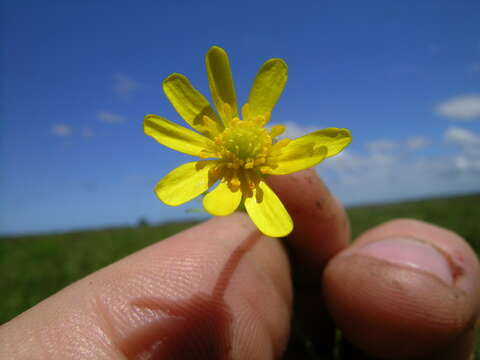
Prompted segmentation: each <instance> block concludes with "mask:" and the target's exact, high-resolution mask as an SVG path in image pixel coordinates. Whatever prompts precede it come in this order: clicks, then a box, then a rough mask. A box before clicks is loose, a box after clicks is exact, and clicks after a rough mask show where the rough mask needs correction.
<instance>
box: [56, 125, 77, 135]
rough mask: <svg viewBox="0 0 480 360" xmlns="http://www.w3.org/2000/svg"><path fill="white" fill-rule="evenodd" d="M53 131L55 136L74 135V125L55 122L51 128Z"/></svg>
mask: <svg viewBox="0 0 480 360" xmlns="http://www.w3.org/2000/svg"><path fill="white" fill-rule="evenodd" d="M51 132H52V134H53V135H55V136H61V137H67V136H70V135H72V132H73V131H72V127H71V126H70V125H67V124H55V125H53V126H52V128H51Z"/></svg>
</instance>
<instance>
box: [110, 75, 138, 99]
mask: <svg viewBox="0 0 480 360" xmlns="http://www.w3.org/2000/svg"><path fill="white" fill-rule="evenodd" d="M139 87H140V83H139V82H138V81H136V80H133V79H132V78H130V77H129V76H127V75H125V74H122V73H116V74H114V75H113V91H114V92H115V93H116V94H117V95H120V96H121V97H128V96H129V95H131V94H132V93H133V92H134V91H135V90H137V89H138V88H139Z"/></svg>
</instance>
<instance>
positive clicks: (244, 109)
mask: <svg viewBox="0 0 480 360" xmlns="http://www.w3.org/2000/svg"><path fill="white" fill-rule="evenodd" d="M249 113H250V104H249V103H246V104H245V105H243V106H242V118H243V120H248V115H249Z"/></svg>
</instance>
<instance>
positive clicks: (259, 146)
mask: <svg viewBox="0 0 480 360" xmlns="http://www.w3.org/2000/svg"><path fill="white" fill-rule="evenodd" d="M215 144H216V145H217V155H218V157H219V158H220V159H222V160H224V162H225V163H226V165H227V167H229V168H234V169H238V168H240V167H244V168H247V169H249V168H253V167H254V166H255V165H257V166H258V165H262V164H263V163H265V160H266V157H267V155H268V151H269V150H270V148H271V147H272V137H271V136H270V135H269V133H268V132H267V130H266V129H265V128H264V127H262V126H261V125H259V124H258V123H257V122H254V121H246V120H240V119H238V118H235V119H233V120H232V121H230V124H229V126H228V127H227V128H226V129H225V130H224V131H223V132H222V133H221V134H220V135H219V136H218V137H217V138H216V139H215Z"/></svg>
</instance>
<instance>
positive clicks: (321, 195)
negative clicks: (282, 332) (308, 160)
mask: <svg viewBox="0 0 480 360" xmlns="http://www.w3.org/2000/svg"><path fill="white" fill-rule="evenodd" d="M268 183H269V184H270V186H271V187H272V188H273V189H274V190H275V192H276V193H277V194H278V195H279V196H280V198H281V200H282V202H283V204H284V205H285V207H286V208H287V210H288V212H289V213H290V215H291V217H292V219H293V223H294V228H293V232H292V233H291V235H290V236H288V237H287V239H286V246H287V248H288V249H289V256H290V262H291V264H292V274H293V279H294V287H295V295H294V296H295V301H294V306H295V311H294V316H295V319H294V328H300V329H301V333H302V336H297V335H298V334H295V333H293V334H292V336H291V339H290V346H289V349H288V351H291V352H292V353H291V354H290V353H289V352H288V351H287V354H286V358H290V357H291V358H294V359H297V358H299V357H300V356H301V355H300V354H299V352H300V353H301V352H302V349H303V351H304V352H305V351H306V350H307V349H306V347H305V336H306V337H307V338H308V340H309V341H310V342H311V343H312V344H313V345H314V347H315V348H316V352H317V353H318V354H320V353H321V352H324V353H325V354H331V351H332V349H333V345H334V334H335V332H334V326H333V322H332V321H331V318H330V315H329V314H328V312H327V310H326V307H325V304H324V299H323V294H322V291H321V289H322V285H321V284H322V275H323V270H324V268H325V266H326V265H327V263H328V261H329V260H330V259H331V258H332V257H333V256H335V255H336V254H337V253H338V252H339V251H341V250H343V249H344V248H346V247H347V244H348V242H349V239H350V225H349V222H348V217H347V214H346V212H345V209H344V208H343V206H342V205H341V204H340V202H339V201H338V200H337V199H336V198H335V197H334V196H333V195H332V194H331V193H330V191H329V190H328V188H327V187H326V185H325V184H324V183H323V181H322V180H321V179H320V177H319V176H318V175H317V174H316V172H315V171H314V170H304V171H300V172H297V173H294V174H291V175H288V176H276V177H275V176H273V177H270V178H269V179H268Z"/></svg>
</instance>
